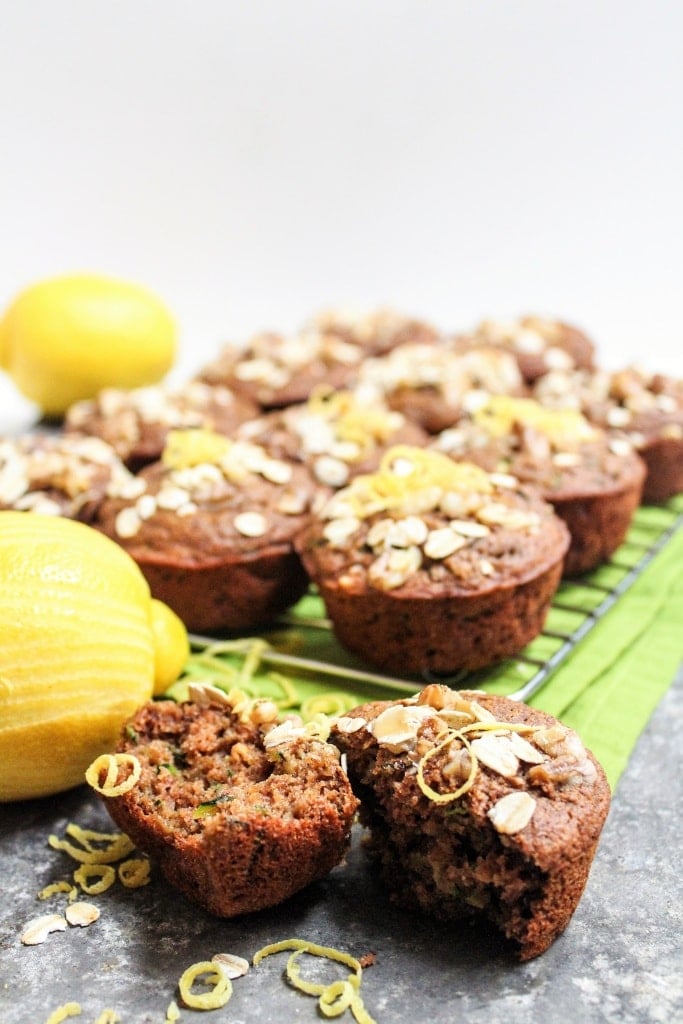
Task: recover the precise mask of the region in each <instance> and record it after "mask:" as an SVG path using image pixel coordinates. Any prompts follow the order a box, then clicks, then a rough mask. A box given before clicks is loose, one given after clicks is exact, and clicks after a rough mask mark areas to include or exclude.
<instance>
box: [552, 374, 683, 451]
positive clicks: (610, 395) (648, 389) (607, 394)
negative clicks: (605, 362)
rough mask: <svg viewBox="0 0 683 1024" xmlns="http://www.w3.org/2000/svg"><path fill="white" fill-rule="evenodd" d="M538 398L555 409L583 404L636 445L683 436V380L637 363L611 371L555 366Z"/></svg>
mask: <svg viewBox="0 0 683 1024" xmlns="http://www.w3.org/2000/svg"><path fill="white" fill-rule="evenodd" d="M534 398H536V400H537V401H539V402H541V404H542V405H544V406H546V407H547V408H552V409H563V408H571V409H579V410H581V411H582V412H583V413H584V415H585V416H586V417H587V418H588V419H589V420H590V421H591V422H592V423H595V424H597V425H599V426H601V427H603V428H604V429H605V430H609V431H610V432H612V433H615V434H621V435H623V436H625V437H627V438H628V439H629V440H630V441H631V443H632V444H633V445H634V446H635V447H636V448H641V447H643V445H645V444H647V443H648V441H652V440H656V439H658V438H662V437H664V438H665V437H671V438H675V439H678V440H682V439H683V380H678V379H676V378H674V377H671V376H666V375H664V374H661V373H647V372H646V371H644V370H641V369H638V368H636V367H627V368H626V369H623V370H617V371H614V372H607V371H605V370H594V371H585V370H584V371H578V370H577V371H574V372H566V371H559V370H558V371H554V372H552V373H548V374H546V375H545V376H543V377H541V378H539V380H538V381H537V382H536V385H535V387H534Z"/></svg>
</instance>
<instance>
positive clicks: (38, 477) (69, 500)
mask: <svg viewBox="0 0 683 1024" xmlns="http://www.w3.org/2000/svg"><path fill="white" fill-rule="evenodd" d="M110 486H111V487H114V488H116V489H117V490H118V491H120V492H122V493H126V492H127V491H128V490H129V489H130V488H131V487H132V488H135V486H136V485H135V478H134V477H133V476H132V475H131V474H130V473H129V472H128V470H127V469H126V467H125V466H124V465H123V463H122V462H121V460H120V459H119V457H118V456H117V454H116V452H115V451H114V450H113V448H111V446H110V445H108V444H107V443H106V442H105V441H102V440H100V439H99V438H96V437H71V436H68V435H62V434H40V433H36V434H24V435H23V436H21V437H17V438H5V439H4V440H0V508H4V509H15V510H17V511H20V512H39V513H42V514H43V515H58V516H66V517H67V518H69V519H80V520H82V521H84V522H89V521H90V520H91V519H92V518H93V516H94V514H95V511H96V509H97V507H98V505H99V504H100V502H101V501H102V500H103V498H104V496H105V494H106V492H107V489H108V488H109V487H110Z"/></svg>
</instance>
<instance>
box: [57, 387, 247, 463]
mask: <svg viewBox="0 0 683 1024" xmlns="http://www.w3.org/2000/svg"><path fill="white" fill-rule="evenodd" d="M256 412H257V407H256V406H255V405H254V404H253V403H252V402H250V401H249V400H248V399H246V398H244V397H242V396H238V395H235V394H233V392H232V391H230V389H229V388H226V387H221V386H219V385H216V386H211V385H209V384H205V383H204V382H202V381H189V382H187V383H186V384H183V385H179V386H174V387H171V386H169V385H165V384H156V385H150V386H149V387H143V388H132V389H130V390H126V389H123V388H104V389H103V390H102V391H100V392H99V394H98V395H97V396H96V397H95V398H92V399H85V400H83V401H81V402H76V403H74V405H72V406H70V408H69V409H68V410H67V413H66V416H65V420H64V429H65V430H66V431H67V432H68V433H77V434H87V435H93V436H96V437H101V438H103V440H105V441H107V442H108V443H109V444H110V445H111V446H112V448H113V449H114V450H115V451H116V453H117V455H119V457H120V458H121V459H122V460H123V461H124V462H126V463H127V464H129V465H132V466H134V467H135V468H141V466H142V465H144V464H145V463H147V462H153V461H154V460H155V459H158V458H159V456H160V455H161V452H162V450H163V447H164V442H165V440H166V435H167V434H168V432H169V430H182V429H188V428H190V427H203V428H205V429H208V430H215V431H217V432H218V433H222V434H227V433H230V432H231V431H232V430H234V429H235V428H236V427H237V426H238V425H239V424H240V423H242V422H243V421H244V420H246V419H248V418H249V417H251V416H254V415H256Z"/></svg>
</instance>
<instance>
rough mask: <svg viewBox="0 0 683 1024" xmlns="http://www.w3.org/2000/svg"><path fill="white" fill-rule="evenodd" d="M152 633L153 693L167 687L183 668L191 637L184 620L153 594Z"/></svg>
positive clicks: (160, 691) (187, 655)
mask: <svg viewBox="0 0 683 1024" xmlns="http://www.w3.org/2000/svg"><path fill="white" fill-rule="evenodd" d="M152 633H153V636H154V654H155V657H154V696H155V697H158V696H159V695H160V694H162V693H163V692H164V690H167V689H168V687H169V686H170V685H171V683H175V681H176V679H177V678H178V676H179V675H180V673H181V672H182V670H183V666H184V665H185V662H186V661H187V659H188V657H189V656H190V641H189V638H188V635H187V629H186V628H185V623H184V622H183V621H182V619H180V618H179V617H178V616H177V615H176V613H175V612H174V611H173V610H172V609H171V608H169V607H168V605H167V604H164V602H163V601H158V600H157V599H156V598H155V597H153V598H152Z"/></svg>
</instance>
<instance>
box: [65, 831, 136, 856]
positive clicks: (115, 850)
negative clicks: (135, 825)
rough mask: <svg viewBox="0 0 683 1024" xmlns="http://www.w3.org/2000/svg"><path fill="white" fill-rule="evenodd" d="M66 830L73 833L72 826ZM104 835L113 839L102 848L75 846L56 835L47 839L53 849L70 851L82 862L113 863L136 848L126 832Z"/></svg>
mask: <svg viewBox="0 0 683 1024" xmlns="http://www.w3.org/2000/svg"><path fill="white" fill-rule="evenodd" d="M66 831H67V833H68V832H70V831H71V834H73V831H72V830H71V827H70V826H67V830H66ZM102 836H103V838H105V839H107V840H109V839H110V840H111V841H110V842H109V845H108V846H106V847H103V848H102V849H96V848H94V847H92V846H91V847H90V848H89V849H82V848H81V847H80V846H74V844H73V843H70V842H69V840H68V839H60V838H59V837H58V836H56V835H50V836H48V840H47V841H48V845H49V846H51V847H52V849H53V850H62V851H63V852H64V853H68V855H69V856H70V857H71V858H72V859H73V860H77V861H79V863H81V864H113V863H115V862H116V861H117V860H121V858H122V857H125V856H126V855H127V854H129V853H130V852H131V851H132V850H134V849H135V847H134V846H133V843H132V842H131V840H130V839H129V838H128V836H127V835H126V834H125V833H124V832H118V833H116V834H115V835H114V834H112V835H111V837H109V836H105V834H104V833H102Z"/></svg>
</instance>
